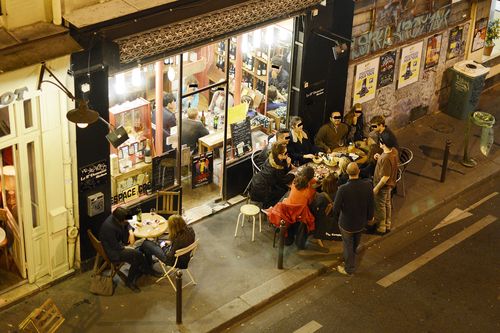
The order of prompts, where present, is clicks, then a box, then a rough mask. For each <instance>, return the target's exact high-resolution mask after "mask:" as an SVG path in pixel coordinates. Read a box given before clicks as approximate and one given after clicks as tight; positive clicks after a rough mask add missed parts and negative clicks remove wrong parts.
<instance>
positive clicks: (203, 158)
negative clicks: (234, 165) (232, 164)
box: [191, 151, 214, 188]
mask: <svg viewBox="0 0 500 333" xmlns="http://www.w3.org/2000/svg"><path fill="white" fill-rule="evenodd" d="M191 172H192V179H191V187H192V188H197V187H200V186H202V185H206V184H211V183H212V181H213V175H214V155H213V152H211V151H209V152H207V153H206V154H200V155H198V156H193V161H192V165H191Z"/></svg>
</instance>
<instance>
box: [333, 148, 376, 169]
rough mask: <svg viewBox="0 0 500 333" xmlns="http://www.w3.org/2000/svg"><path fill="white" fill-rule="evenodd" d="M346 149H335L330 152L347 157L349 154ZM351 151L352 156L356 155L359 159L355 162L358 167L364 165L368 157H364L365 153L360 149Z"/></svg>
mask: <svg viewBox="0 0 500 333" xmlns="http://www.w3.org/2000/svg"><path fill="white" fill-rule="evenodd" d="M347 149H348V147H337V148H335V149H333V150H332V152H333V153H338V154H346V155H349V152H348V150H347ZM351 151H352V153H353V154H356V155H358V156H359V158H358V159H357V160H356V161H355V162H356V163H357V164H358V165H360V164H364V163H366V161H367V160H368V155H366V153H365V152H364V151H362V150H361V149H359V148H353V149H352V150H351Z"/></svg>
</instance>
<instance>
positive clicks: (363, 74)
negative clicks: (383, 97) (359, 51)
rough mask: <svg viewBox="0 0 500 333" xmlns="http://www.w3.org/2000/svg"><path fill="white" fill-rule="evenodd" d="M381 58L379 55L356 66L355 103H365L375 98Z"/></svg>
mask: <svg viewBox="0 0 500 333" xmlns="http://www.w3.org/2000/svg"><path fill="white" fill-rule="evenodd" d="M379 60H380V58H378V57H377V58H375V59H372V60H368V61H366V62H364V63H361V64H359V65H357V66H356V75H355V76H354V94H353V96H354V97H353V104H356V103H364V102H366V101H369V100H371V99H374V98H375V91H376V90H377V74H378V64H379Z"/></svg>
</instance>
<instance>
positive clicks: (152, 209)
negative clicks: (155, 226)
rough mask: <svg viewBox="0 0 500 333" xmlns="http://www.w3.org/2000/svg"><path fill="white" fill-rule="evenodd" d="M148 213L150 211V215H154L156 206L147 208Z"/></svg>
mask: <svg viewBox="0 0 500 333" xmlns="http://www.w3.org/2000/svg"><path fill="white" fill-rule="evenodd" d="M149 213H150V214H151V215H152V216H154V215H155V214H156V208H151V209H150V210H149Z"/></svg>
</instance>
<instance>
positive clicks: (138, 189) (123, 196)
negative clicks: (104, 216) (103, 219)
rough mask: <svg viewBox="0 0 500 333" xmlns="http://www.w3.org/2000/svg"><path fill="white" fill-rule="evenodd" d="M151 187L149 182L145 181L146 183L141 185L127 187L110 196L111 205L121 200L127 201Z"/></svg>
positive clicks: (121, 201)
mask: <svg viewBox="0 0 500 333" xmlns="http://www.w3.org/2000/svg"><path fill="white" fill-rule="evenodd" d="M150 188H151V183H146V184H141V185H134V186H132V187H129V188H127V189H125V190H123V191H121V192H120V193H118V194H117V195H115V196H113V197H112V198H111V205H112V206H114V205H117V204H119V203H123V202H129V201H130V200H134V199H137V198H138V197H139V196H141V195H144V194H146V193H147V192H148V190H150Z"/></svg>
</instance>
